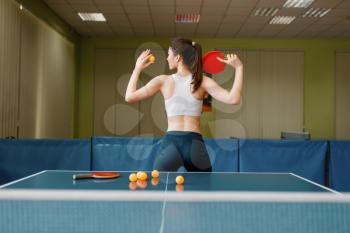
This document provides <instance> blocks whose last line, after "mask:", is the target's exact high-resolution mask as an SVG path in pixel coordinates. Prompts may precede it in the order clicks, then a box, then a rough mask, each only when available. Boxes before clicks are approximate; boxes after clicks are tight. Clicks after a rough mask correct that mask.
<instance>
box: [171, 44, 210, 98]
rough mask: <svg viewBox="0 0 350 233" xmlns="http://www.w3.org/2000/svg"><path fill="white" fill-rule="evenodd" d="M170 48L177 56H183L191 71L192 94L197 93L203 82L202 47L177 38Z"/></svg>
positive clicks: (184, 62) (183, 60)
mask: <svg viewBox="0 0 350 233" xmlns="http://www.w3.org/2000/svg"><path fill="white" fill-rule="evenodd" d="M170 48H171V49H172V50H173V52H174V55H175V56H176V55H180V56H181V58H182V62H183V64H184V65H185V66H187V68H188V69H189V70H190V71H191V73H192V83H191V84H193V90H192V93H194V92H196V91H197V90H198V88H199V87H200V86H201V84H202V80H203V71H202V67H203V64H202V46H201V45H200V44H198V43H196V42H194V41H192V40H190V39H185V38H181V37H176V38H174V39H173V40H172V41H171V43H170Z"/></svg>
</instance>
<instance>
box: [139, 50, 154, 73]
mask: <svg viewBox="0 0 350 233" xmlns="http://www.w3.org/2000/svg"><path fill="white" fill-rule="evenodd" d="M150 56H152V54H151V50H149V49H147V50H145V51H143V52H142V53H141V54H140V56H139V57H138V58H137V60H136V64H135V69H136V70H138V71H140V72H141V71H143V70H144V69H145V68H147V67H148V66H149V65H151V64H152V63H153V62H151V61H150V60H149V58H150Z"/></svg>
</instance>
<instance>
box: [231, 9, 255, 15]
mask: <svg viewBox="0 0 350 233" xmlns="http://www.w3.org/2000/svg"><path fill="white" fill-rule="evenodd" d="M253 10H254V8H253V7H231V8H228V9H227V12H226V15H239V16H248V15H250V14H251V13H252V12H253Z"/></svg>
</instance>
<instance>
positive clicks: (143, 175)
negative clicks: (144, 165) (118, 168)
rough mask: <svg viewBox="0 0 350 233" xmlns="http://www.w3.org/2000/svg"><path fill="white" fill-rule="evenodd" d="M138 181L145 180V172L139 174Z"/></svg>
mask: <svg viewBox="0 0 350 233" xmlns="http://www.w3.org/2000/svg"><path fill="white" fill-rule="evenodd" d="M139 179H140V180H143V181H145V180H147V173H146V172H141V174H140V177H139Z"/></svg>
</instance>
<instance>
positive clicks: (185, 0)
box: [176, 0, 202, 6]
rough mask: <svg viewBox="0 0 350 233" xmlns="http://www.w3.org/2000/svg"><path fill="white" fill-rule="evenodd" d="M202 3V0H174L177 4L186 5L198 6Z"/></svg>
mask: <svg viewBox="0 0 350 233" xmlns="http://www.w3.org/2000/svg"><path fill="white" fill-rule="evenodd" d="M201 4H202V0H176V5H177V6H181V5H184V6H188V5H198V6H200V5H201Z"/></svg>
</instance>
